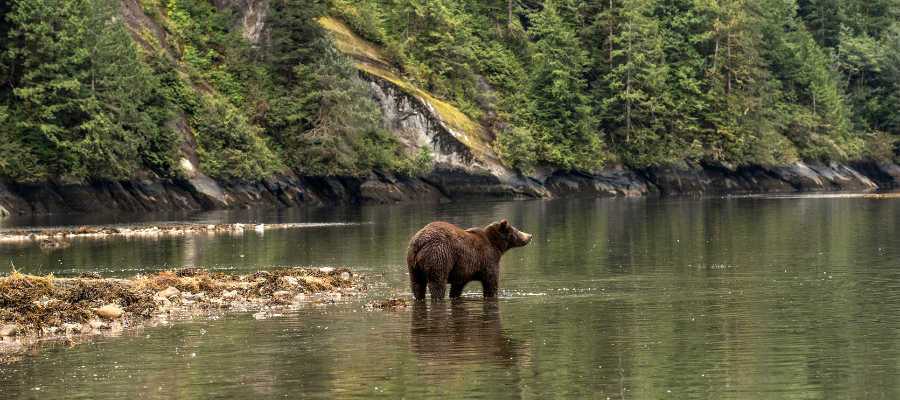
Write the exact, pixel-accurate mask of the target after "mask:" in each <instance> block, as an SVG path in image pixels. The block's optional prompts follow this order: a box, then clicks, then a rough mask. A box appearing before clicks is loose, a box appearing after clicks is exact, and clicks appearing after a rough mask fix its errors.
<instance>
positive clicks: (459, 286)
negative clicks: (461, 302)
mask: <svg viewBox="0 0 900 400" xmlns="http://www.w3.org/2000/svg"><path fill="white" fill-rule="evenodd" d="M465 287H466V284H465V283H451V284H450V298H451V299H452V298H455V297H460V296H462V291H463V288H465Z"/></svg>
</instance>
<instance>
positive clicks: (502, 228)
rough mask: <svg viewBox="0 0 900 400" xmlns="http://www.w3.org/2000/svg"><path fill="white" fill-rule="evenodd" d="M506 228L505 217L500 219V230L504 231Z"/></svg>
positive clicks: (507, 226) (507, 227) (507, 223)
mask: <svg viewBox="0 0 900 400" xmlns="http://www.w3.org/2000/svg"><path fill="white" fill-rule="evenodd" d="M507 229H509V222H506V220H505V219H504V220H503V221H500V231H501V232H502V231H506V230H507Z"/></svg>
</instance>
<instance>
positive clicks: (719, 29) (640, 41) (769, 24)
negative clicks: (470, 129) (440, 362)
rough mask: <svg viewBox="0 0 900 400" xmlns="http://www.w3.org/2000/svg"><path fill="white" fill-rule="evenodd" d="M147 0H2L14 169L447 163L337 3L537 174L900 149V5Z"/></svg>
mask: <svg viewBox="0 0 900 400" xmlns="http://www.w3.org/2000/svg"><path fill="white" fill-rule="evenodd" d="M127 1H132V2H134V1H135V0H121V1H120V0H11V1H5V2H2V3H0V15H2V17H0V180H2V181H8V182H36V181H45V180H48V179H69V180H86V179H101V180H102V179H106V180H113V179H128V178H129V177H131V176H133V175H134V174H135V173H137V172H139V171H152V172H153V173H155V174H157V175H159V176H161V177H163V178H164V179H178V178H181V177H183V176H184V174H185V172H184V170H183V169H182V168H181V167H180V164H179V159H180V158H181V157H183V156H184V151H185V150H184V149H185V135H183V134H182V133H181V132H179V125H184V126H186V128H185V129H188V130H189V131H190V132H191V133H192V134H193V137H194V138H195V139H196V152H197V154H198V155H199V159H200V164H201V165H200V167H201V168H202V170H203V172H204V173H206V174H207V175H209V176H211V177H214V178H217V179H232V178H236V179H243V180H247V181H260V180H264V179H266V178H267V177H270V176H273V175H276V174H280V173H285V172H289V171H291V172H294V173H297V174H300V175H309V176H359V175H362V174H366V173H369V172H371V171H383V172H394V173H400V174H405V175H410V176H416V175H421V174H424V173H427V172H428V170H429V168H430V165H431V161H432V158H431V156H430V154H428V151H427V148H426V149H424V151H422V152H420V153H417V154H412V155H410V154H407V153H405V152H404V151H403V149H402V146H401V145H400V143H399V142H398V140H397V139H396V138H394V137H393V136H392V134H391V133H390V132H388V131H386V130H385V129H384V128H383V127H382V125H381V119H382V116H381V114H380V111H379V108H378V104H377V103H376V102H375V101H374V100H373V99H372V98H371V96H369V95H368V90H369V89H368V88H369V86H368V85H367V83H366V82H365V81H364V80H363V79H362V78H361V77H360V71H358V70H357V67H356V64H355V62H354V60H353V59H351V58H350V57H348V56H347V55H345V54H343V53H341V52H340V51H338V50H337V49H336V46H335V44H334V42H333V38H332V35H331V34H330V31H329V30H328V29H326V28H324V27H323V26H322V24H320V23H319V21H320V19H321V18H322V17H324V16H329V17H331V18H336V19H340V20H342V21H344V22H345V23H346V24H347V25H348V26H349V27H351V29H353V31H354V32H355V33H356V34H358V35H359V36H360V37H362V38H365V39H366V40H368V41H369V42H371V43H372V44H373V45H376V46H378V47H379V48H381V49H382V50H383V51H384V53H385V54H387V55H388V57H389V62H390V64H391V66H392V67H393V68H395V69H396V70H397V71H399V72H400V75H401V76H402V79H403V80H404V84H406V85H411V86H413V87H416V88H418V89H420V90H422V91H426V92H428V93H430V94H431V95H432V96H434V98H436V99H440V100H442V101H444V102H446V103H448V104H450V105H452V106H454V107H456V108H457V109H459V111H461V112H462V113H464V114H466V115H467V116H468V117H470V118H471V119H472V120H474V121H477V122H479V123H481V124H482V125H484V126H485V127H488V128H489V129H488V130H489V132H490V135H491V137H492V138H493V141H492V143H490V145H491V148H492V149H494V150H495V151H496V153H497V154H498V155H499V157H500V159H501V160H502V162H503V163H504V164H505V165H506V166H508V167H510V168H516V169H520V170H522V171H523V172H525V173H530V172H531V171H533V170H534V168H535V167H537V166H550V167H553V168H559V169H565V170H573V169H575V170H585V171H596V170H599V169H601V168H603V167H604V166H605V165H608V164H611V163H618V164H624V165H628V166H631V167H634V168H645V167H650V166H656V165H663V164H666V163H672V162H678V161H683V160H684V161H690V162H701V163H702V162H706V163H730V164H733V165H762V166H780V165H787V164H791V163H794V162H798V161H813V160H815V161H825V162H837V163H847V162H853V161H860V160H886V161H893V162H897V161H898V154H900V150H898V138H900V115H897V114H896V113H894V112H893V111H894V109H895V107H897V104H900V23H898V16H900V0H868V1H863V0H843V1H838V0H757V1H752V2H748V1H743V0H507V1H506V2H497V1H486V0H250V1H251V2H252V1H256V2H261V3H265V5H266V6H267V7H268V12H267V13H266V14H265V21H264V24H265V32H266V34H265V38H264V40H261V41H260V42H259V43H251V42H250V41H249V40H247V39H246V38H245V37H244V36H243V35H242V33H243V32H242V31H241V28H240V25H239V24H238V23H237V20H238V10H237V9H236V7H237V5H236V4H237V3H239V2H237V1H232V2H229V1H216V2H211V1H207V0H137V3H138V4H139V6H140V8H141V10H142V11H143V12H144V13H145V14H146V16H147V17H149V18H150V19H151V20H152V21H153V22H154V23H155V24H156V25H158V26H159V27H161V28H162V29H163V30H164V31H165V40H162V41H160V40H158V39H157V37H156V36H154V35H153V34H151V32H148V31H147V30H142V31H138V30H136V29H134V28H132V27H131V26H129V24H128V23H127V22H126V20H125V18H123V3H125V2H127ZM231 3H235V4H231ZM245 3H246V2H245ZM179 121H182V123H179Z"/></svg>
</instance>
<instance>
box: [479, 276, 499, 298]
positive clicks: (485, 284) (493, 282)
mask: <svg viewBox="0 0 900 400" xmlns="http://www.w3.org/2000/svg"><path fill="white" fill-rule="evenodd" d="M481 286H482V288H484V297H497V296H499V295H500V279H499V278H497V277H496V276H494V277H489V278H487V279H484V280H482V281H481Z"/></svg>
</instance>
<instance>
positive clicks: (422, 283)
mask: <svg viewBox="0 0 900 400" xmlns="http://www.w3.org/2000/svg"><path fill="white" fill-rule="evenodd" d="M427 283H428V280H427V279H425V275H424V274H422V273H421V272H414V273H411V274H409V286H410V287H411V288H412V293H413V296H414V297H415V298H416V300H425V288H426V287H427V286H426V284H427Z"/></svg>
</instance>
